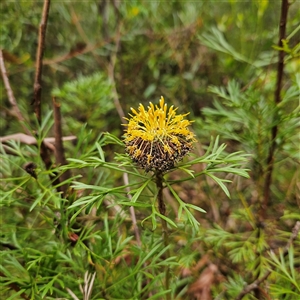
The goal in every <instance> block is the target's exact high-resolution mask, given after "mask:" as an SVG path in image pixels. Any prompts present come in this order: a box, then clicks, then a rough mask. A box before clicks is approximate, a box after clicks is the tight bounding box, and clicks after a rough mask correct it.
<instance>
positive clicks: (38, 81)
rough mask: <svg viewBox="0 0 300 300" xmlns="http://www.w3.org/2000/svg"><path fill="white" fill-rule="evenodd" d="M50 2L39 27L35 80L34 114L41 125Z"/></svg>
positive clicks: (46, 6)
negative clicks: (43, 75) (44, 61)
mask: <svg viewBox="0 0 300 300" xmlns="http://www.w3.org/2000/svg"><path fill="white" fill-rule="evenodd" d="M49 7H50V0H45V1H44V8H43V14H42V20H41V23H40V26H39V41H38V47H37V54H36V64H35V69H36V70H35V79H34V112H35V114H36V118H37V120H38V121H39V123H41V119H42V116H41V98H42V70H43V56H44V48H45V38H46V29H47V21H48V15H49Z"/></svg>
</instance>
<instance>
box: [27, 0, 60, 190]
mask: <svg viewBox="0 0 300 300" xmlns="http://www.w3.org/2000/svg"><path fill="white" fill-rule="evenodd" d="M49 7H50V0H44V7H43V14H42V19H41V23H40V26H39V38H38V47H37V55H36V65H35V67H36V70H35V79H34V99H33V100H34V112H35V115H36V118H37V120H38V122H39V124H41V123H42V109H41V106H42V105H41V104H42V101H41V99H42V70H43V56H44V48H45V38H46V29H47V21H48V14H49ZM40 156H41V158H42V160H43V162H44V164H45V166H46V169H47V170H50V169H51V167H52V161H51V158H50V155H49V151H48V148H47V146H46V145H45V143H44V141H42V142H41V147H40ZM49 177H50V180H52V181H53V184H54V185H56V186H57V188H56V189H57V191H58V192H60V191H61V188H60V186H59V183H60V182H59V179H58V177H57V176H56V175H55V174H53V173H50V174H49Z"/></svg>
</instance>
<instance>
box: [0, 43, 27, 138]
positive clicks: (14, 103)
mask: <svg viewBox="0 0 300 300" xmlns="http://www.w3.org/2000/svg"><path fill="white" fill-rule="evenodd" d="M0 69H1V74H2V78H3V82H4V86H5V89H6V92H7V96H8V100H9V103H10V104H11V106H12V107H13V112H14V115H15V116H16V117H17V119H18V120H19V121H20V123H21V125H22V127H23V129H24V131H25V132H26V133H27V134H31V133H30V131H29V130H28V128H27V127H26V126H24V124H23V122H24V117H23V115H22V113H21V111H20V109H19V106H18V103H17V101H16V98H15V96H14V93H13V91H12V89H11V86H10V83H9V79H8V76H7V72H6V68H5V64H4V59H3V51H2V49H0Z"/></svg>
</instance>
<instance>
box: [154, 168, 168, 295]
mask: <svg viewBox="0 0 300 300" xmlns="http://www.w3.org/2000/svg"><path fill="white" fill-rule="evenodd" d="M156 186H157V189H158V194H157V199H158V209H159V213H160V214H162V215H163V216H165V215H166V205H165V203H164V199H163V174H162V173H160V172H158V173H156ZM161 225H162V234H163V240H164V246H165V247H167V246H169V232H168V225H167V222H166V221H165V220H164V219H162V218H161ZM169 257H170V250H169V249H168V250H167V251H166V258H169ZM165 288H166V290H169V289H170V267H169V266H166V267H165ZM166 299H167V300H171V295H170V293H168V294H167V295H166Z"/></svg>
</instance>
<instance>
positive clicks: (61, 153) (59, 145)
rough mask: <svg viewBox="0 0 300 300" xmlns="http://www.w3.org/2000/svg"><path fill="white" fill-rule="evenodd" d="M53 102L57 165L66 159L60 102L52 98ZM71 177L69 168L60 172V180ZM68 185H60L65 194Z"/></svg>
mask: <svg viewBox="0 0 300 300" xmlns="http://www.w3.org/2000/svg"><path fill="white" fill-rule="evenodd" d="M52 102H53V115H54V135H55V158H56V164H57V165H66V164H67V161H66V158H65V150H64V145H63V137H62V126H61V114H60V104H59V103H57V102H56V101H55V98H54V97H53V99H52ZM70 177H71V172H70V170H67V171H66V172H64V173H62V174H61V176H60V182H63V181H65V180H67V179H69V178H70ZM67 189H68V185H65V184H64V185H62V186H61V190H62V191H63V193H64V194H66V192H67Z"/></svg>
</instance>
